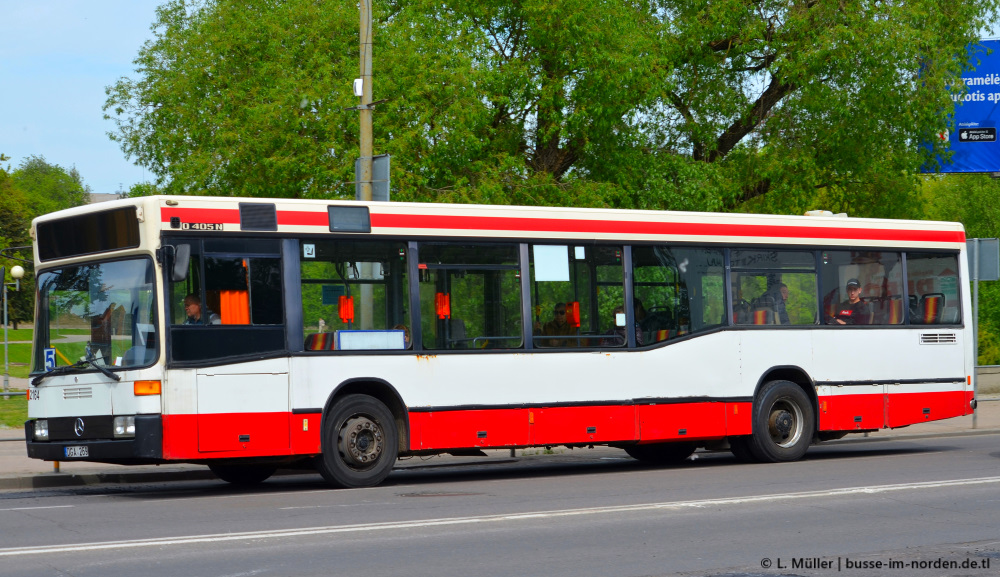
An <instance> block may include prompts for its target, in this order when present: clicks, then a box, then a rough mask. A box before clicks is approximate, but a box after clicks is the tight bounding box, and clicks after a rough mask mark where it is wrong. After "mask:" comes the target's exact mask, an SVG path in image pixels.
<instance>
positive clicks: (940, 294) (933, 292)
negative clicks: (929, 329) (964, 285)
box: [906, 253, 962, 325]
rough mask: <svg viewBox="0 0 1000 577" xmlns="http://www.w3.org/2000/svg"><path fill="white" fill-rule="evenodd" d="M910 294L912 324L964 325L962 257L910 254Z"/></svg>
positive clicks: (908, 290) (907, 260) (907, 278)
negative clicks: (961, 285)
mask: <svg viewBox="0 0 1000 577" xmlns="http://www.w3.org/2000/svg"><path fill="white" fill-rule="evenodd" d="M906 292H907V295H909V298H908V301H909V302H908V303H907V306H908V308H909V312H910V324H914V325H943V324H960V323H961V322H962V300H961V292H960V291H959V282H958V255H957V254H947V253H906Z"/></svg>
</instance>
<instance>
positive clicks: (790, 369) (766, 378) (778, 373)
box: [753, 365, 819, 435]
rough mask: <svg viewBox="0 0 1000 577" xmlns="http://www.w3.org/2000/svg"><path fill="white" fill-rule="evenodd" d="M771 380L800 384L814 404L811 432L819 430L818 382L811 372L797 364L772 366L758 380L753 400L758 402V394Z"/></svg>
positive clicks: (814, 432)
mask: <svg viewBox="0 0 1000 577" xmlns="http://www.w3.org/2000/svg"><path fill="white" fill-rule="evenodd" d="M771 381H789V382H791V383H795V384H796V385H798V387H799V388H800V389H802V392H804V393H805V394H806V396H807V397H808V398H809V402H810V404H811V405H812V410H813V415H814V416H815V418H814V419H813V428H814V430H813V431H812V432H811V434H813V435H815V434H816V431H817V430H819V399H818V397H817V396H816V383H815V381H813V379H812V378H811V377H810V376H809V373H807V372H806V371H805V369H803V368H802V367H798V366H795V365H779V366H774V367H771V368H770V369H768V370H766V371H764V373H763V374H762V375H761V377H760V379H759V380H758V381H757V387H756V388H754V391H753V400H754V403H755V404H756V402H757V398H758V394H759V393H760V390H761V389H762V388H763V387H764V385H766V384H767V383H770V382H771Z"/></svg>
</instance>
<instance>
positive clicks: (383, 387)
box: [322, 377, 410, 453]
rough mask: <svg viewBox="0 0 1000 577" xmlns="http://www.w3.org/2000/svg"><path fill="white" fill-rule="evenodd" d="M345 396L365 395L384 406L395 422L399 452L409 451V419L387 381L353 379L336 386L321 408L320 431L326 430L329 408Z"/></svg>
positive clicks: (401, 401)
mask: <svg viewBox="0 0 1000 577" xmlns="http://www.w3.org/2000/svg"><path fill="white" fill-rule="evenodd" d="M347 395H367V396H369V397H372V398H373V399H376V400H378V401H379V402H381V403H382V404H383V405H385V406H386V408H388V409H389V412H390V413H392V416H393V418H394V419H395V421H396V431H397V434H398V435H399V452H400V453H404V452H408V451H409V450H410V417H409V412H408V411H407V410H406V405H405V404H404V403H403V398H402V397H401V396H400V394H399V391H397V390H396V388H395V387H393V386H392V385H391V384H389V382H388V381H385V380H384V379H380V378H377V377H355V378H351V379H347V380H346V381H344V382H342V383H340V384H339V385H337V386H336V387H335V388H334V389H333V392H332V393H330V396H329V397H327V399H326V405H325V406H324V407H323V421H322V430H324V431H325V430H326V419H327V415H329V414H330V408H331V407H333V405H334V404H335V403H336V402H337V401H338V400H340V399H341V398H343V397H345V396H347Z"/></svg>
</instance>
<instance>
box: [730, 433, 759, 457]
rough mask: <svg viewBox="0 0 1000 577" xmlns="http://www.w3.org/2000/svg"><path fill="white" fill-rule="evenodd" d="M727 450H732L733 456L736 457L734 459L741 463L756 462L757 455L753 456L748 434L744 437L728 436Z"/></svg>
mask: <svg viewBox="0 0 1000 577" xmlns="http://www.w3.org/2000/svg"><path fill="white" fill-rule="evenodd" d="M729 450H730V451H732V452H733V456H734V457H736V460H737V461H740V462H741V463H756V462H757V457H755V456H754V454H753V451H751V450H750V436H749V435H747V436H745V437H729Z"/></svg>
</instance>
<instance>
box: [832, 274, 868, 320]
mask: <svg viewBox="0 0 1000 577" xmlns="http://www.w3.org/2000/svg"><path fill="white" fill-rule="evenodd" d="M846 288H847V300H846V301H844V302H842V303H840V305H839V306H838V307H837V312H836V313H835V314H834V315H833V316H832V317H830V319H829V321H828V324H831V325H834V324H835V325H867V324H871V318H872V311H871V308H870V307H869V306H868V303H866V302H864V301H863V300H861V283H860V282H858V279H856V278H852V279H851V280H849V281H847V287H846Z"/></svg>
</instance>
